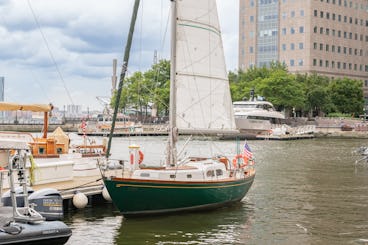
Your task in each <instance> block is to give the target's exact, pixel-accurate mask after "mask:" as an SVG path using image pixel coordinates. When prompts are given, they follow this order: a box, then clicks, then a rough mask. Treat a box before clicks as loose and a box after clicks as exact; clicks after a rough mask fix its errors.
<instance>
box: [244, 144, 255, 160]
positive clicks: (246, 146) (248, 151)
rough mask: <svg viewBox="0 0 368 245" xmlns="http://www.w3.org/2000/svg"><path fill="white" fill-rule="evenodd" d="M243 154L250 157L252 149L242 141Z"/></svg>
mask: <svg viewBox="0 0 368 245" xmlns="http://www.w3.org/2000/svg"><path fill="white" fill-rule="evenodd" d="M243 154H244V155H245V156H246V157H247V158H248V159H251V158H252V157H253V153H252V150H251V149H250V147H249V145H248V143H247V142H246V141H245V143H244V152H243Z"/></svg>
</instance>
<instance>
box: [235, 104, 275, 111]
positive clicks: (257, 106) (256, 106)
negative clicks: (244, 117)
mask: <svg viewBox="0 0 368 245" xmlns="http://www.w3.org/2000/svg"><path fill="white" fill-rule="evenodd" d="M234 109H264V110H273V109H274V108H273V107H272V105H269V104H234Z"/></svg>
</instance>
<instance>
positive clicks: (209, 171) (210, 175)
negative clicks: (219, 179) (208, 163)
mask: <svg viewBox="0 0 368 245" xmlns="http://www.w3.org/2000/svg"><path fill="white" fill-rule="evenodd" d="M207 177H215V171H213V170H208V171H207Z"/></svg>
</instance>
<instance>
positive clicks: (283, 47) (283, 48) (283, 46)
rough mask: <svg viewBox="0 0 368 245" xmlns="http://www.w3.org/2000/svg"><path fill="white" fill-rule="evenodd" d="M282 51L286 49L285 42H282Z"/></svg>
mask: <svg viewBox="0 0 368 245" xmlns="http://www.w3.org/2000/svg"><path fill="white" fill-rule="evenodd" d="M282 51H286V44H285V43H283V44H282Z"/></svg>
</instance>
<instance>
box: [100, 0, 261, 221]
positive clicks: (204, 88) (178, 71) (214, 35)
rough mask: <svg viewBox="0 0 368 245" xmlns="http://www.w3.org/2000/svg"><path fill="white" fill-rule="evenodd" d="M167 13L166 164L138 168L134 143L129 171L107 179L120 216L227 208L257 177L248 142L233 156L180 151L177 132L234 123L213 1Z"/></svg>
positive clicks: (189, 1)
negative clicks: (169, 21) (167, 124)
mask: <svg viewBox="0 0 368 245" xmlns="http://www.w3.org/2000/svg"><path fill="white" fill-rule="evenodd" d="M137 2H138V4H139V1H136V3H137ZM135 7H137V6H135ZM135 9H137V8H135ZM171 11H172V12H171V15H172V16H171V21H172V25H171V46H172V47H171V78H170V120H169V121H170V122H169V139H168V148H167V152H168V154H167V156H166V160H165V164H164V165H162V166H160V167H147V166H146V167H143V166H142V164H140V163H141V161H142V160H143V158H142V153H141V152H140V150H139V146H136V145H132V146H130V165H129V171H127V172H125V174H124V175H123V176H122V177H113V176H110V177H109V176H105V177H104V183H105V186H106V188H107V190H108V192H109V194H110V196H111V198H112V200H113V202H114V204H115V205H116V207H117V208H118V209H119V210H120V212H121V213H122V214H123V215H124V216H133V215H146V214H162V213H171V212H179V211H193V210H203V209H213V208H218V207H222V206H226V205H229V204H232V203H234V202H239V201H240V200H242V199H243V197H244V196H245V195H246V193H247V192H248V190H249V188H250V187H251V185H252V183H253V180H254V177H255V168H254V160H253V154H252V153H251V151H250V148H249V147H248V146H247V145H246V147H245V150H244V153H243V154H238V155H236V156H234V158H233V159H232V158H231V159H229V158H227V157H224V156H218V155H217V156H210V157H202V156H201V157H185V158H180V155H179V156H178V154H177V150H176V141H177V138H178V133H179V132H186V133H188V132H193V133H196V134H198V132H201V133H203V134H206V133H208V132H211V133H214V132H218V133H229V132H234V131H236V127H235V120H234V115H233V108H232V101H231V96H230V89H229V81H228V77H227V71H226V65H225V59H224V51H223V45H222V39H221V31H220V27H219V21H218V14H217V6H216V1H215V0H185V1H176V0H172V1H171ZM134 15H136V13H135V14H133V16H134ZM131 30H132V28H131ZM130 34H132V33H130ZM128 40H129V39H128ZM128 43H129V41H128ZM126 57H129V55H128V56H126ZM125 63H126V64H127V60H125ZM120 82H122V80H121V81H120ZM119 87H120V86H119ZM119 97H120V95H118V96H117V98H119ZM117 104H119V103H117ZM116 111H117V110H116ZM112 132H113V127H112ZM111 136H112V133H110V137H111ZM110 142H111V138H110V141H109V145H110V144H111V143H110ZM108 153H109V150H108ZM107 155H109V154H107ZM156 166H157V165H156Z"/></svg>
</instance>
